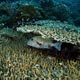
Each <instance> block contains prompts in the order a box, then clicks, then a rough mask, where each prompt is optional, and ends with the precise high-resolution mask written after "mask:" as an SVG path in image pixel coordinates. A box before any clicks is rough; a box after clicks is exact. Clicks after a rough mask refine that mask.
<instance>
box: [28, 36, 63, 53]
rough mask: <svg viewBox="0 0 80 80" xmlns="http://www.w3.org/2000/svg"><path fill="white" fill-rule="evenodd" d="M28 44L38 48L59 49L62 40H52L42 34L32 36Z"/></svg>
mask: <svg viewBox="0 0 80 80" xmlns="http://www.w3.org/2000/svg"><path fill="white" fill-rule="evenodd" d="M27 45H28V46H31V47H35V48H38V49H51V50H53V49H54V48H56V49H57V50H58V51H61V45H62V42H59V41H58V42H53V40H52V39H50V38H43V37H42V36H35V37H32V38H31V39H30V40H28V42H27Z"/></svg>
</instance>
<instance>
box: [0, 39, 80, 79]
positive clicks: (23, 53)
mask: <svg viewBox="0 0 80 80" xmlns="http://www.w3.org/2000/svg"><path fill="white" fill-rule="evenodd" d="M5 40H6V39H5ZM8 41H9V40H8ZM22 43H23V41H22V40H21V42H20V41H16V42H15V43H14V42H13V41H11V42H9V43H8V44H6V42H5V43H4V44H0V79H1V80H3V79H10V80H12V79H13V80H17V79H22V80H26V79H27V80H28V79H31V80H35V79H40V80H41V79H44V80H47V79H48V80H49V79H55V80H57V79H63V78H64V79H66V78H67V79H70V80H73V79H79V66H80V64H79V63H80V62H79V61H72V60H71V61H69V60H67V61H65V60H61V59H57V58H55V57H50V56H47V55H45V56H44V55H43V54H42V52H41V51H40V50H35V49H33V50H32V49H30V48H28V47H24V46H23V45H22ZM45 53H46V54H47V53H48V52H45Z"/></svg>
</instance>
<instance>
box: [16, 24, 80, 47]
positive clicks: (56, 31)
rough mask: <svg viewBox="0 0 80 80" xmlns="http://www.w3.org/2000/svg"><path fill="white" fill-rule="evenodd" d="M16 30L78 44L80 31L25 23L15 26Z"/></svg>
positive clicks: (79, 44)
mask: <svg viewBox="0 0 80 80" xmlns="http://www.w3.org/2000/svg"><path fill="white" fill-rule="evenodd" d="M17 31H19V32H23V33H34V34H39V35H41V36H42V37H43V38H46V37H47V38H51V39H53V40H56V41H60V42H66V43H70V44H73V45H77V46H80V33H79V32H75V31H66V30H63V29H61V28H57V27H45V26H39V25H25V26H21V27H17Z"/></svg>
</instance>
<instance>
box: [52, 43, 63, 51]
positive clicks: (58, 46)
mask: <svg viewBox="0 0 80 80" xmlns="http://www.w3.org/2000/svg"><path fill="white" fill-rule="evenodd" d="M61 45H62V43H61V42H57V43H53V44H52V46H54V47H55V48H56V49H57V50H58V51H61Z"/></svg>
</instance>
